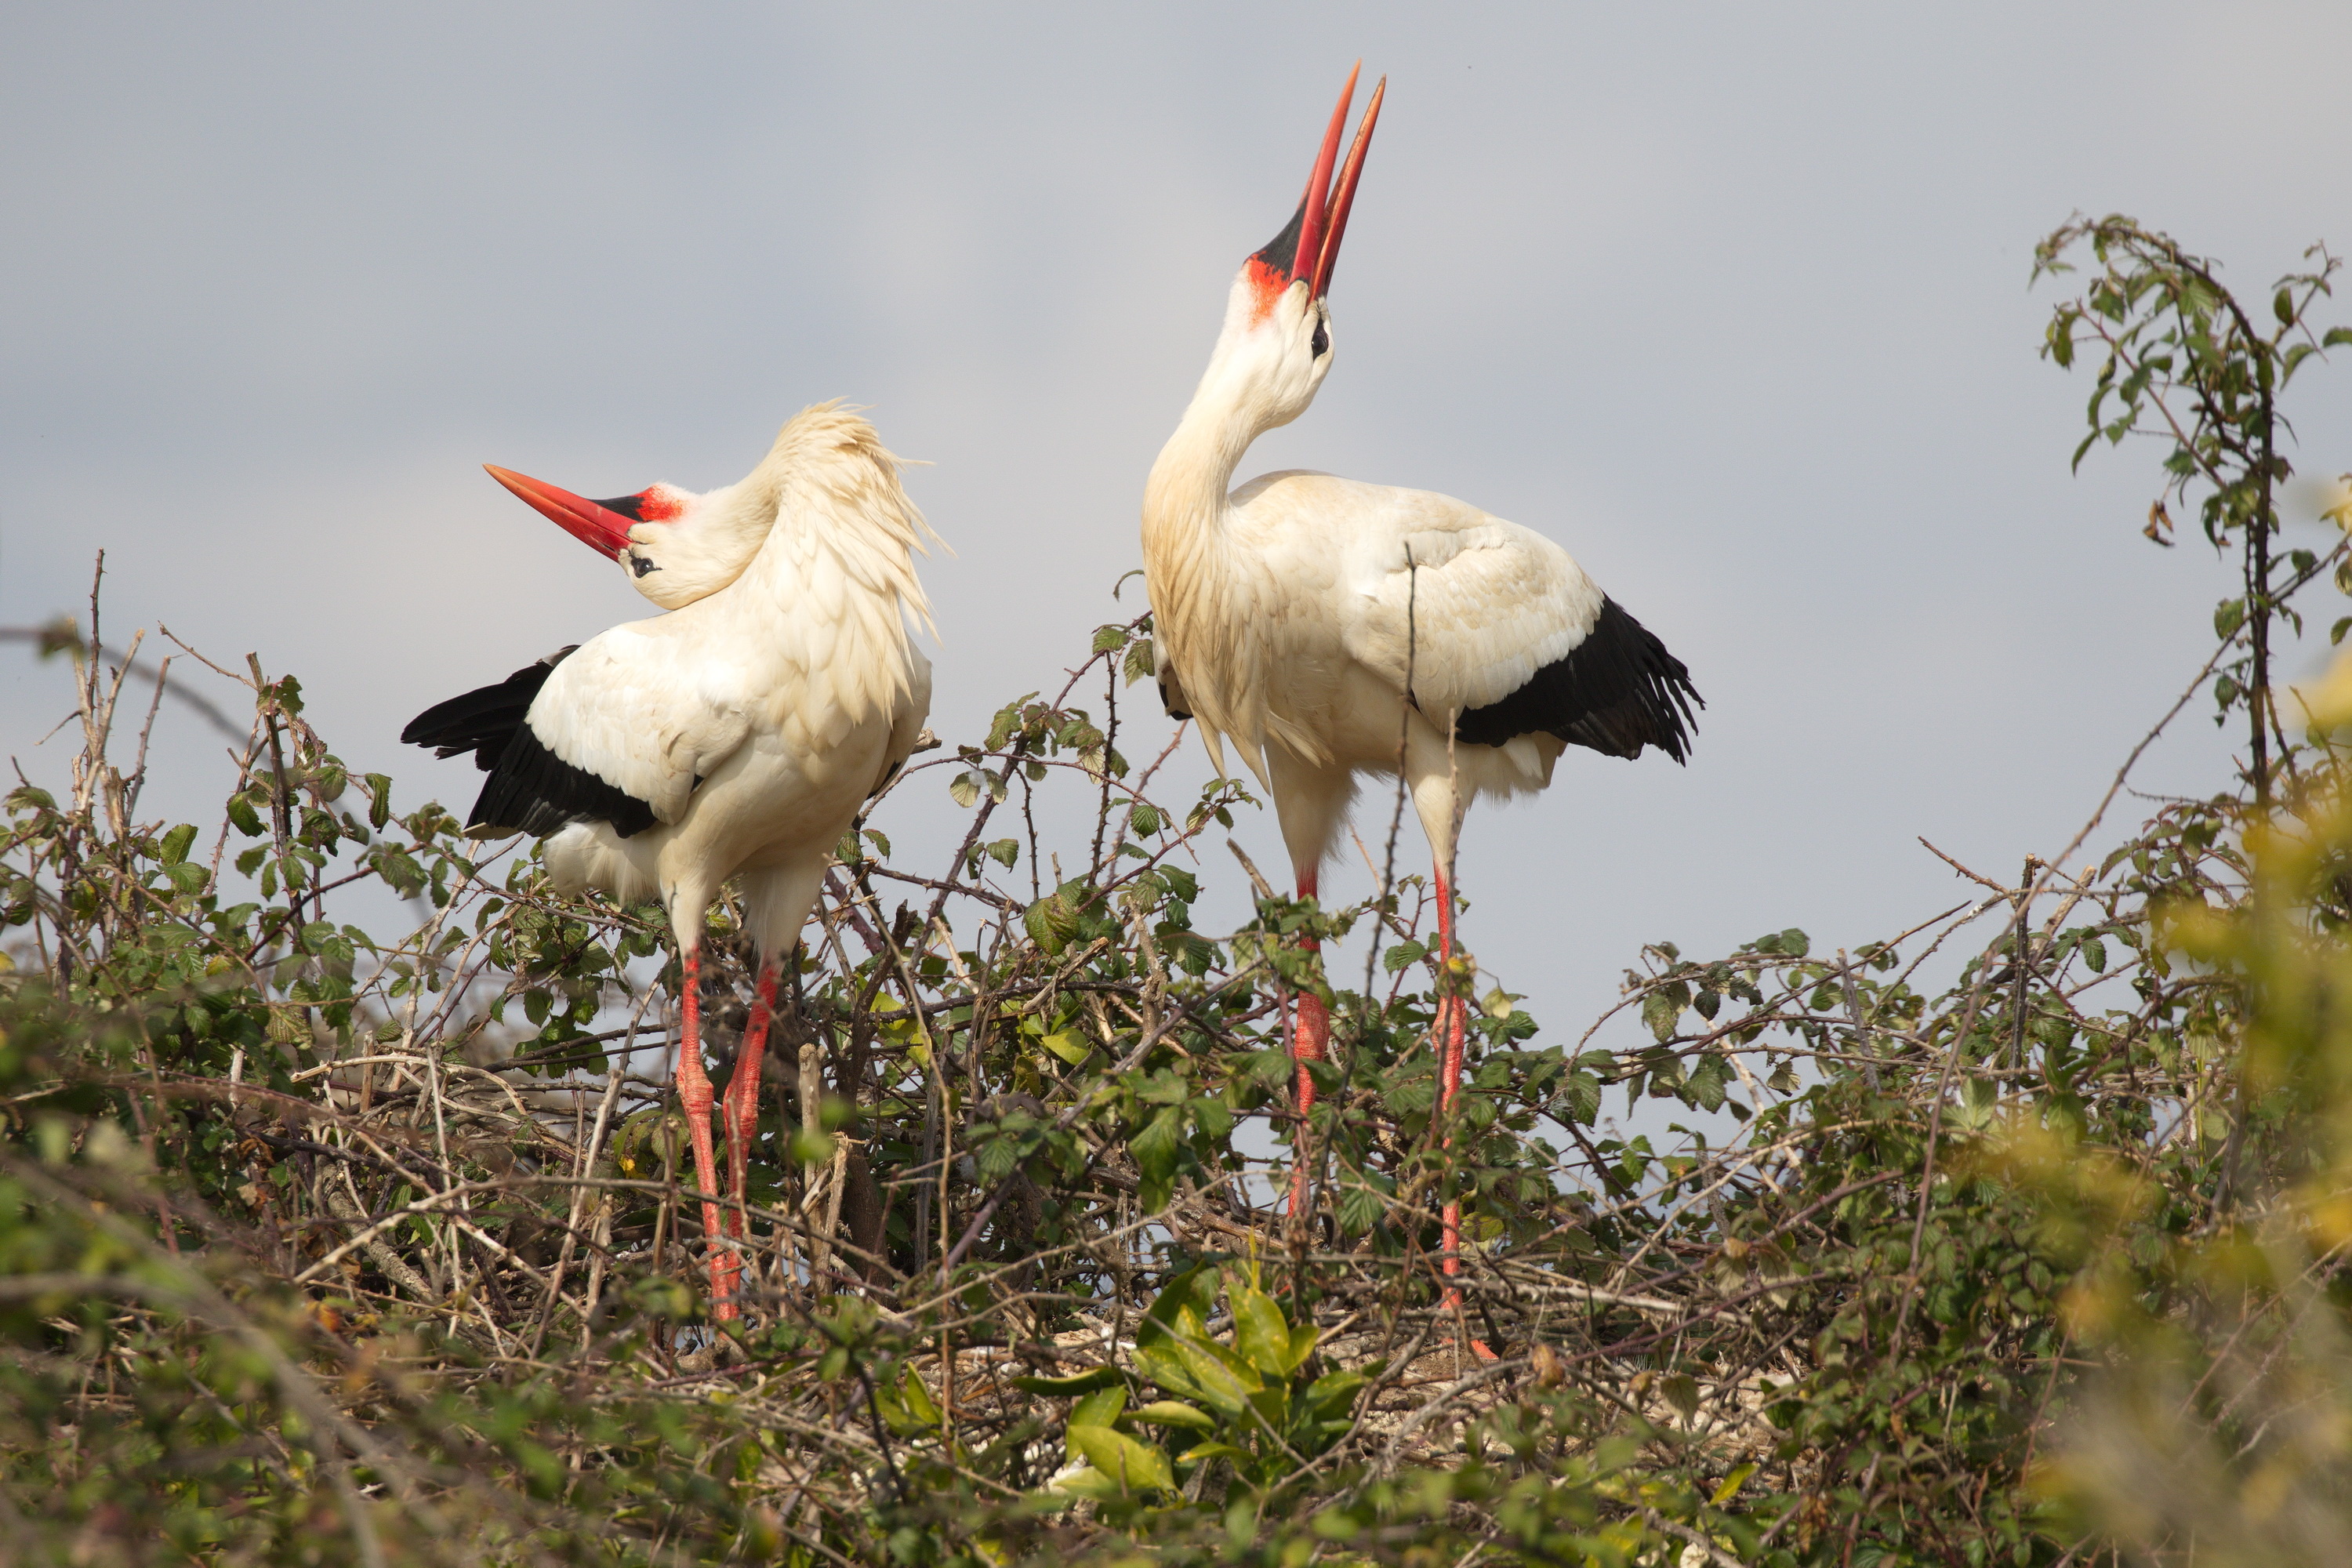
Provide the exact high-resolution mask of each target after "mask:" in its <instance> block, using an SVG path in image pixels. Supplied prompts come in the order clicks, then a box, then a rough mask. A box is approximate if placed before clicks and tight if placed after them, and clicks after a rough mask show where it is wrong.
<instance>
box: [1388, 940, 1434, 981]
mask: <svg viewBox="0 0 2352 1568" xmlns="http://www.w3.org/2000/svg"><path fill="white" fill-rule="evenodd" d="M1427 952H1429V949H1427V948H1425V947H1423V946H1422V945H1421V943H1419V942H1399V943H1397V944H1396V945H1395V946H1394V947H1392V948H1391V949H1389V950H1388V952H1384V953H1382V954H1381V967H1383V968H1385V969H1386V970H1387V971H1388V972H1389V973H1391V974H1395V973H1400V972H1401V971H1402V970H1403V969H1404V968H1405V967H1406V966H1407V965H1409V964H1413V963H1420V962H1421V960H1422V957H1423V954H1425V953H1427Z"/></svg>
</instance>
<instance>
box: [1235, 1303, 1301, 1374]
mask: <svg viewBox="0 0 2352 1568" xmlns="http://www.w3.org/2000/svg"><path fill="white" fill-rule="evenodd" d="M1230 1299H1231V1300H1232V1303H1233V1309H1234V1350H1235V1351H1237V1352H1240V1354H1241V1355H1242V1356H1243V1357H1244V1359H1245V1360H1247V1361H1248V1362H1249V1363H1250V1364H1251V1365H1252V1366H1254V1367H1255V1368H1257V1370H1258V1371H1259V1373H1262V1374H1263V1375H1264V1376H1265V1378H1266V1379H1267V1380H1268V1381H1272V1380H1273V1379H1276V1378H1284V1377H1288V1376H1289V1375H1290V1370H1291V1368H1292V1367H1294V1366H1296V1365H1297V1362H1294V1361H1292V1360H1291V1359H1290V1321H1289V1320H1288V1319H1286V1318H1285V1317H1284V1316H1283V1315H1282V1309H1281V1308H1280V1307H1278V1306H1276V1305H1275V1300H1274V1298H1273V1297H1271V1296H1269V1295H1267V1294H1266V1293H1265V1291H1263V1290H1259V1289H1253V1288H1252V1287H1250V1286H1247V1285H1236V1286H1234V1288H1233V1290H1232V1292H1231V1293H1230ZM1309 1348H1312V1342H1311V1341H1310V1342H1309ZM1302 1359H1303V1358H1302Z"/></svg>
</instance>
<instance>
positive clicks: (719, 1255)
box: [671, 947, 737, 1319]
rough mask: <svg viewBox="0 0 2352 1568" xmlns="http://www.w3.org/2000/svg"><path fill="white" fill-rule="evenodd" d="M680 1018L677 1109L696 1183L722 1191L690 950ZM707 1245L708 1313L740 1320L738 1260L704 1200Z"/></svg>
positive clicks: (694, 955)
mask: <svg viewBox="0 0 2352 1568" xmlns="http://www.w3.org/2000/svg"><path fill="white" fill-rule="evenodd" d="M678 971H679V989H680V991H681V992H682V993H683V994H681V995H680V996H679V998H678V1011H679V1013H680V1014H681V1015H682V1016H681V1017H680V1019H679V1026H678V1042H677V1068H676V1069H675V1070H674V1071H673V1073H672V1074H671V1076H672V1077H673V1078H674V1079H676V1080H677V1098H678V1102H679V1104H681V1105H683V1106H684V1107H685V1108H686V1136H687V1138H688V1142H692V1143H693V1145H694V1179H695V1181H696V1182H697V1183H698V1184H700V1186H701V1188H702V1190H703V1192H704V1194H715V1193H717V1192H718V1191H719V1163H718V1161H717V1160H716V1159H714V1158H713V1157H712V1151H711V1147H710V1100H711V1094H710V1075H709V1073H707V1072H705V1071H704V1070H703V1067H702V954H701V953H700V952H698V951H696V950H695V949H693V948H690V947H689V948H688V949H686V950H685V951H684V952H681V953H679V954H678ZM702 1236H703V1245H704V1246H705V1247H709V1251H710V1310H711V1315H712V1316H713V1317H716V1318H721V1319H725V1318H732V1317H734V1316H736V1315H737V1312H736V1306H735V1275H736V1262H735V1255H734V1254H733V1253H732V1252H731V1251H730V1250H729V1249H728V1247H727V1242H726V1234H725V1232H723V1231H722V1230H721V1229H720V1227H719V1205H718V1204H717V1203H716V1202H714V1201H712V1199H711V1198H710V1197H709V1196H708V1195H706V1196H705V1197H704V1198H703V1200H702Z"/></svg>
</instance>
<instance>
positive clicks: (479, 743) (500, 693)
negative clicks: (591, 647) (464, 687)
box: [400, 643, 580, 773]
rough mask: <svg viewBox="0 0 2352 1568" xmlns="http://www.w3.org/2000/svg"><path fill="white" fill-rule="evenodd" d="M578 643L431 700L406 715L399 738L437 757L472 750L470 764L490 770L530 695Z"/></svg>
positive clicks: (533, 695) (527, 708)
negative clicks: (493, 680) (494, 680)
mask: <svg viewBox="0 0 2352 1568" xmlns="http://www.w3.org/2000/svg"><path fill="white" fill-rule="evenodd" d="M579 646H580V645H579V644H578V643H574V644H572V647H562V648H558V649H556V650H555V651H554V652H553V653H551V654H549V655H548V656H547V657H546V658H542V659H541V660H539V661H538V662H537V663H535V664H527V665H525V666H523V667H522V668H520V669H518V670H516V671H515V672H514V673H513V674H512V675H509V676H508V677H507V678H506V679H504V680H501V681H499V683H498V684H497V685H496V686H482V687H477V688H476V689H473V690H471V691H468V692H467V693H466V694H465V695H464V696H463V697H452V698H451V699H449V700H448V701H446V702H437V703H435V704H434V705H433V706H432V707H430V708H427V709H426V710H425V711H424V712H422V713H419V714H418V715H417V716H416V717H415V718H414V719H411V720H410V721H408V728H407V729H405V730H403V731H401V732H400V739H401V742H402V743H403V744H404V745H410V746H430V747H432V748H433V754H434V755H435V756H436V757H454V756H456V755H457V753H458V752H473V753H474V765H475V766H476V767H478V768H479V769H481V770H482V771H483V772H484V773H488V772H489V771H490V769H491V768H493V767H495V766H497V765H498V761H499V756H500V755H501V754H503V753H504V752H505V751H506V749H507V742H509V741H511V740H512V739H514V732H515V731H517V730H520V729H521V728H522V721H523V716H524V715H525V714H527V713H529V712H530V704H531V700H532V699H534V698H536V697H537V696H538V695H539V689H540V688H541V687H542V686H544V685H546V684H547V678H548V676H549V674H551V672H552V671H553V670H554V668H555V667H556V666H557V665H559V664H562V662H563V661H564V660H565V659H567V658H571V657H572V652H573V650H574V649H576V648H578V647H579Z"/></svg>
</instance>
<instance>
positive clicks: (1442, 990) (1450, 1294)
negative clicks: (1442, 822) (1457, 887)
mask: <svg viewBox="0 0 2352 1568" xmlns="http://www.w3.org/2000/svg"><path fill="white" fill-rule="evenodd" d="M1453 959H1454V889H1453V887H1452V885H1451V884H1450V883H1448V882H1447V881H1446V879H1445V868H1444V865H1443V864H1441V865H1439V866H1438V868H1437V972H1438V973H1439V974H1440V975H1441V976H1444V979H1441V980H1440V982H1439V984H1438V996H1437V1020H1436V1024H1435V1027H1434V1030H1433V1033H1434V1035H1435V1037H1436V1042H1435V1043H1436V1046H1437V1114H1438V1116H1439V1117H1440V1118H1444V1117H1445V1116H1446V1115H1447V1114H1448V1113H1449V1112H1451V1111H1452V1110H1453V1109H1454V1096H1455V1095H1456V1094H1458V1093H1459V1092H1461V1089H1462V1037H1463V1034H1464V1032H1465V1022H1466V1019H1467V1017H1468V1015H1467V1013H1466V1012H1465V1008H1466V1007H1467V1006H1468V1004H1467V1003H1466V1002H1465V1001H1464V1000H1463V998H1461V997H1460V996H1457V995H1455V994H1454V993H1453V991H1452V990H1451V989H1450V988H1449V987H1450V985H1451V984H1452V975H1451V973H1450V972H1451V969H1452V964H1453ZM1445 1152H1446V1157H1447V1159H1448V1160H1449V1161H1451V1159H1452V1158H1453V1154H1454V1130H1453V1128H1452V1127H1451V1126H1448V1127H1447V1128H1446V1131H1445ZM1439 1223H1440V1226H1441V1237H1440V1239H1439V1243H1438V1247H1439V1253H1440V1257H1441V1259H1442V1261H1440V1263H1439V1264H1438V1268H1440V1269H1441V1270H1443V1271H1444V1274H1445V1276H1446V1278H1447V1279H1452V1278H1453V1277H1454V1275H1456V1274H1459V1273H1461V1272H1462V1200H1461V1199H1459V1198H1453V1199H1449V1200H1448V1201H1447V1203H1446V1205H1445V1210H1444V1215H1442V1216H1441V1218H1440V1221H1439ZM1461 1305H1462V1292H1461V1290H1460V1289H1459V1288H1456V1287H1453V1286H1449V1287H1448V1288H1447V1289H1446V1292H1445V1298H1444V1300H1443V1301H1441V1302H1440V1303H1439V1306H1440V1308H1441V1309H1442V1310H1445V1311H1448V1312H1451V1311H1454V1310H1456V1309H1457V1308H1459V1307H1460V1306H1461ZM1470 1349H1471V1351H1472V1352H1473V1353H1475V1355H1476V1356H1477V1357H1478V1359H1479V1360H1481V1361H1493V1360H1495V1359H1496V1357H1495V1352H1494V1351H1492V1350H1491V1349H1489V1348H1488V1347H1487V1344H1486V1341H1484V1340H1481V1339H1476V1338H1473V1339H1472V1340H1471V1342H1470Z"/></svg>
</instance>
